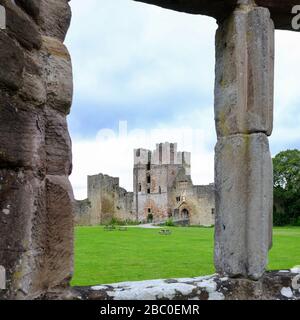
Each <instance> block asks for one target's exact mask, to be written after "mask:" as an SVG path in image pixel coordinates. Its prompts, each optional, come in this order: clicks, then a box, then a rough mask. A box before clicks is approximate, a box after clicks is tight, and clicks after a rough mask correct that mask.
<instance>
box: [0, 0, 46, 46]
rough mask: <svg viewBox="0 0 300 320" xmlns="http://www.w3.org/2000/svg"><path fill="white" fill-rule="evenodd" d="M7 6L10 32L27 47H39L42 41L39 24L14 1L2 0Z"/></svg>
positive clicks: (1, 2) (7, 21) (7, 20)
mask: <svg viewBox="0 0 300 320" xmlns="http://www.w3.org/2000/svg"><path fill="white" fill-rule="evenodd" d="M0 4H2V5H3V6H4V7H5V8H6V25H7V30H8V33H9V34H10V35H11V36H12V37H14V38H15V39H17V40H18V42H19V43H20V44H21V45H22V46H24V47H25V48H26V49H29V50H32V49H33V48H35V49H39V48H40V46H41V44H42V41H41V35H40V33H39V30H38V27H37V25H36V24H35V23H34V22H33V21H32V19H30V18H29V17H28V15H27V14H26V13H25V12H24V11H23V10H22V9H20V7H18V6H17V5H15V4H14V3H13V2H11V1H8V0H0Z"/></svg>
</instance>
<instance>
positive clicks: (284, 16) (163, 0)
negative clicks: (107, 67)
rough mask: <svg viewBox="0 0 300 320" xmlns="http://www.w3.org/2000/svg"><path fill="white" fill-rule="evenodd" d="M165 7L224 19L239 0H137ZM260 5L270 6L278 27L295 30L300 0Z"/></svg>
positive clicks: (258, 0) (266, 1)
mask: <svg viewBox="0 0 300 320" xmlns="http://www.w3.org/2000/svg"><path fill="white" fill-rule="evenodd" d="M135 1H138V2H145V3H148V4H153V5H157V6H160V7H163V8H167V9H171V10H176V11H181V12H186V13H191V14H202V15H207V16H210V17H213V18H216V19H217V20H218V21H221V20H224V19H225V18H226V17H228V16H229V15H230V13H231V12H232V11H233V10H234V8H235V7H236V5H237V0H176V1H174V0H135ZM256 4H257V5H258V6H260V7H265V8H268V9H269V10H270V12H271V17H272V20H273V21H274V23H275V28H276V29H282V30H291V31H300V30H294V29H293V28H292V24H291V21H292V19H293V17H294V15H293V14H292V8H293V7H294V6H295V5H299V0H256Z"/></svg>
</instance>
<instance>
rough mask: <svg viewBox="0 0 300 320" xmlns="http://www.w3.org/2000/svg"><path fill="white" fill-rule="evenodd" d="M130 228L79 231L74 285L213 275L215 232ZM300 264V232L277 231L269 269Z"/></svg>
mask: <svg viewBox="0 0 300 320" xmlns="http://www.w3.org/2000/svg"><path fill="white" fill-rule="evenodd" d="M169 229H171V230H172V234H171V235H169V236H167V235H160V234H159V230H158V229H141V228H136V227H131V228H128V230H127V231H119V230H118V229H117V230H116V231H104V229H103V227H101V226H100V227H77V228H76V230H75V274H74V278H73V281H72V285H95V284H101V283H102V284H104V283H113V282H119V281H127V280H130V281H134V280H145V279H158V278H178V277H194V276H200V275H205V274H212V273H214V266H213V233H214V229H213V228H169ZM299 264H300V227H284V228H274V243H273V248H272V250H271V252H270V263H269V266H268V268H269V269H285V268H291V267H293V266H295V265H299Z"/></svg>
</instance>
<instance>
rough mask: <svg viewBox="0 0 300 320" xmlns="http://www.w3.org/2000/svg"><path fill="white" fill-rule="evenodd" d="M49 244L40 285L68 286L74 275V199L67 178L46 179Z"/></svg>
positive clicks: (51, 177) (46, 247)
mask: <svg viewBox="0 0 300 320" xmlns="http://www.w3.org/2000/svg"><path fill="white" fill-rule="evenodd" d="M46 188H47V200H46V203H47V218H48V219H47V241H46V244H45V265H44V270H43V271H42V277H41V282H42V283H43V285H44V287H48V288H51V287H55V286H61V285H67V284H68V283H69V281H70V280H71V277H72V274H73V229H74V206H75V200H74V195H73V190H72V186H71V184H70V182H69V180H68V178H67V177H63V176H50V175H49V176H47V178H46Z"/></svg>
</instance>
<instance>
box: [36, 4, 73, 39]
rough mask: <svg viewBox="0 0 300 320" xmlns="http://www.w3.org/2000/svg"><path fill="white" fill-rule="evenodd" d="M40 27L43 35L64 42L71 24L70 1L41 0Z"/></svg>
mask: <svg viewBox="0 0 300 320" xmlns="http://www.w3.org/2000/svg"><path fill="white" fill-rule="evenodd" d="M40 2H41V4H40V16H39V25H40V26H41V28H42V31H43V34H44V35H46V36H50V37H54V38H57V39H59V40H61V41H64V39H65V36H66V33H67V31H68V29H69V26H70V22H71V8H70V6H69V3H68V2H69V0H40Z"/></svg>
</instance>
